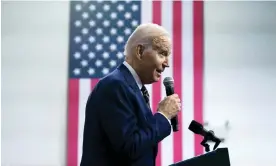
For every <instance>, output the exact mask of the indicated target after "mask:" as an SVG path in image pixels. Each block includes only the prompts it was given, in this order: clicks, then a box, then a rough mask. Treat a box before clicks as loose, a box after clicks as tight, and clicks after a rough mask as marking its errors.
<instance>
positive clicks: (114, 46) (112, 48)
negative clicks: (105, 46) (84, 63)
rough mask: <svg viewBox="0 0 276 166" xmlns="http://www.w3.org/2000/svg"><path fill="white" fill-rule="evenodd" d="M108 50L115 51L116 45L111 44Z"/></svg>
mask: <svg viewBox="0 0 276 166" xmlns="http://www.w3.org/2000/svg"><path fill="white" fill-rule="evenodd" d="M109 49H110V50H111V51H115V50H116V49H117V46H116V44H111V45H110V47H109Z"/></svg>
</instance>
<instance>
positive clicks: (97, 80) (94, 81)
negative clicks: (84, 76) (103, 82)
mask: <svg viewBox="0 0 276 166" xmlns="http://www.w3.org/2000/svg"><path fill="white" fill-rule="evenodd" d="M98 82H99V79H91V82H90V83H91V86H90V89H91V90H93V89H94V87H95V86H96V85H97V83H98Z"/></svg>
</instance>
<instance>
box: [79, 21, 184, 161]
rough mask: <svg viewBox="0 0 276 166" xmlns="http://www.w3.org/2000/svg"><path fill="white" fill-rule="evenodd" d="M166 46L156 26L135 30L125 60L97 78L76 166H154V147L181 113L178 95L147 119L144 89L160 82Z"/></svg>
mask: <svg viewBox="0 0 276 166" xmlns="http://www.w3.org/2000/svg"><path fill="white" fill-rule="evenodd" d="M170 53H171V41H170V37H169V34H168V33H167V31H166V30H165V29H163V28H162V27H160V26H159V25H156V24H142V25H140V26H139V27H137V28H136V30H135V31H134V32H133V34H132V35H131V36H130V38H129V39H128V41H127V43H126V46H125V56H126V58H125V61H124V63H123V64H120V65H119V66H118V67H117V68H116V69H115V70H114V71H113V72H112V73H110V74H109V75H107V76H106V77H104V78H102V79H101V80H100V81H99V83H98V84H97V85H96V86H95V88H94V89H93V91H92V92H91V94H90V96H89V98H88V101H87V105H86V112H85V113H86V115H85V125H84V135H83V153H82V159H81V166H154V165H155V158H156V155H157V151H158V150H157V145H158V143H159V142H160V141H162V140H163V139H164V138H165V137H167V136H168V135H170V133H171V126H170V119H171V118H173V117H174V116H176V115H177V113H178V111H179V110H180V107H181V105H180V99H179V97H178V95H177V94H174V95H171V96H168V97H166V98H165V99H164V100H162V101H161V102H160V103H159V105H158V110H157V113H156V114H154V115H153V114H152V111H151V109H150V106H149V96H148V93H147V89H146V88H145V86H144V85H145V84H152V83H154V82H156V81H160V80H159V79H160V76H161V73H162V72H163V71H164V69H165V68H166V67H169V66H168V57H169V56H170Z"/></svg>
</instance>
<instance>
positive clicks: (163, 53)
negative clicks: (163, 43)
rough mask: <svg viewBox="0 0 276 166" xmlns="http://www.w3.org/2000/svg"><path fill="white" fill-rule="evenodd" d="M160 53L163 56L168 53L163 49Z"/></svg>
mask: <svg viewBox="0 0 276 166" xmlns="http://www.w3.org/2000/svg"><path fill="white" fill-rule="evenodd" d="M160 54H161V55H163V56H167V55H168V54H167V52H165V51H164V52H161V53H160Z"/></svg>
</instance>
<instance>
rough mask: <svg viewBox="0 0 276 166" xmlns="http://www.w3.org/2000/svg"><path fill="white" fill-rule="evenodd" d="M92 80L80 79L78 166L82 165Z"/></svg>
mask: <svg viewBox="0 0 276 166" xmlns="http://www.w3.org/2000/svg"><path fill="white" fill-rule="evenodd" d="M90 87H91V81H90V79H80V82H79V110H78V113H79V119H78V120H79V124H78V165H80V161H81V155H82V141H83V127H84V119H85V105H86V102H87V98H88V96H89V93H90Z"/></svg>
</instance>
